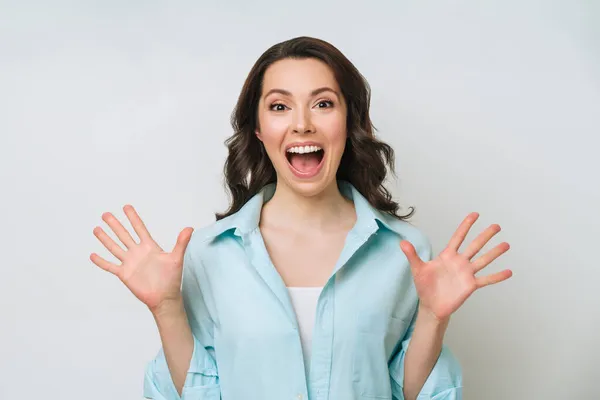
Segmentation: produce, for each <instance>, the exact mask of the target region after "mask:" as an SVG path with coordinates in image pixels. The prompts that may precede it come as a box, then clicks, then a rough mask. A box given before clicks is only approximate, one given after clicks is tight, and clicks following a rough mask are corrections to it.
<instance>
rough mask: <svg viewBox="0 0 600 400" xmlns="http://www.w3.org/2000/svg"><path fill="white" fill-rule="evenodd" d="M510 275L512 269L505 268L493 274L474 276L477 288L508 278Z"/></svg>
mask: <svg viewBox="0 0 600 400" xmlns="http://www.w3.org/2000/svg"><path fill="white" fill-rule="evenodd" d="M511 276H512V271H511V270H510V269H505V270H504V271H500V272H496V273H495V274H491V275H487V276H478V277H476V278H475V281H476V283H477V289H480V288H482V287H485V286H488V285H493V284H495V283H499V282H502V281H504V280H506V279H508V278H510V277H511Z"/></svg>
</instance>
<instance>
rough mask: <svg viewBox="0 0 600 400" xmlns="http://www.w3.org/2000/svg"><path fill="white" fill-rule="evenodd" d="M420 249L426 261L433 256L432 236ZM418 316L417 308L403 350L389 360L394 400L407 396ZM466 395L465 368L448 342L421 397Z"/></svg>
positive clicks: (447, 399) (457, 399)
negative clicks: (408, 353)
mask: <svg viewBox="0 0 600 400" xmlns="http://www.w3.org/2000/svg"><path fill="white" fill-rule="evenodd" d="M417 253H418V254H419V256H420V258H421V259H422V260H423V261H429V260H431V257H432V247H431V243H430V242H429V240H427V239H426V238H423V240H422V241H421V243H419V246H418V247H417ZM417 309H418V300H417ZM416 319H417V312H415V314H414V316H413V318H412V321H411V324H410V326H409V328H408V330H407V332H406V334H405V335H404V338H403V339H402V343H401V347H400V350H399V351H398V353H396V355H395V356H394V357H393V358H392V360H391V361H390V363H389V370H390V378H391V379H390V381H391V384H392V396H393V398H394V400H404V393H403V392H402V389H403V387H404V358H405V355H406V350H407V349H408V345H409V343H410V339H411V338H412V334H413V331H414V329H415V322H416ZM462 398H463V397H462V368H461V366H460V363H459V361H458V359H457V358H456V357H455V356H454V355H453V354H452V352H451V351H450V349H449V348H448V346H446V345H442V350H441V352H440V356H439V357H438V359H437V361H436V363H435V365H434V366H433V369H432V370H431V373H430V374H429V376H428V377H427V380H426V381H425V383H424V384H423V388H422V389H421V391H420V392H419V395H418V396H417V400H462Z"/></svg>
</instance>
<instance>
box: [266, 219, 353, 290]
mask: <svg viewBox="0 0 600 400" xmlns="http://www.w3.org/2000/svg"><path fill="white" fill-rule="evenodd" d="M262 236H263V240H264V243H265V247H266V249H267V252H268V254H269V257H270V259H271V261H272V263H273V265H274V266H275V269H276V270H277V272H278V273H279V275H280V276H281V278H282V279H283V281H284V283H285V284H286V286H289V287H315V286H319V287H322V286H324V285H325V284H326V283H327V280H328V279H329V276H330V275H331V273H332V271H333V269H334V267H335V264H336V263H337V261H338V259H339V257H340V253H341V251H342V249H343V248H344V244H345V241H346V237H347V232H345V231H339V232H331V233H323V234H316V235H315V234H313V235H310V234H302V233H289V232H288V233H282V232H276V231H271V230H268V229H263V231H262Z"/></svg>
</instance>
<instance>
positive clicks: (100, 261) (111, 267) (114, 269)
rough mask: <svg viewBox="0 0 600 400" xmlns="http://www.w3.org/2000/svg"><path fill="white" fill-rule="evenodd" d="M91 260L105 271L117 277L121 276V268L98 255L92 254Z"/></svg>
mask: <svg viewBox="0 0 600 400" xmlns="http://www.w3.org/2000/svg"><path fill="white" fill-rule="evenodd" d="M90 260H92V262H93V263H94V264H96V265H97V266H99V267H100V268H102V269H103V270H105V271H108V272H110V273H111V274H113V275H116V276H117V277H118V276H119V275H120V274H121V268H119V267H118V266H117V265H115V264H113V263H111V262H109V261H106V260H105V259H104V258H102V257H100V256H99V255H98V254H96V253H92V254H91V255H90Z"/></svg>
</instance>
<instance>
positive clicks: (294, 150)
mask: <svg viewBox="0 0 600 400" xmlns="http://www.w3.org/2000/svg"><path fill="white" fill-rule="evenodd" d="M319 150H323V149H321V148H320V147H319V146H294V147H290V148H289V149H287V151H288V153H299V154H304V153H314V152H315V151H319Z"/></svg>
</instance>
